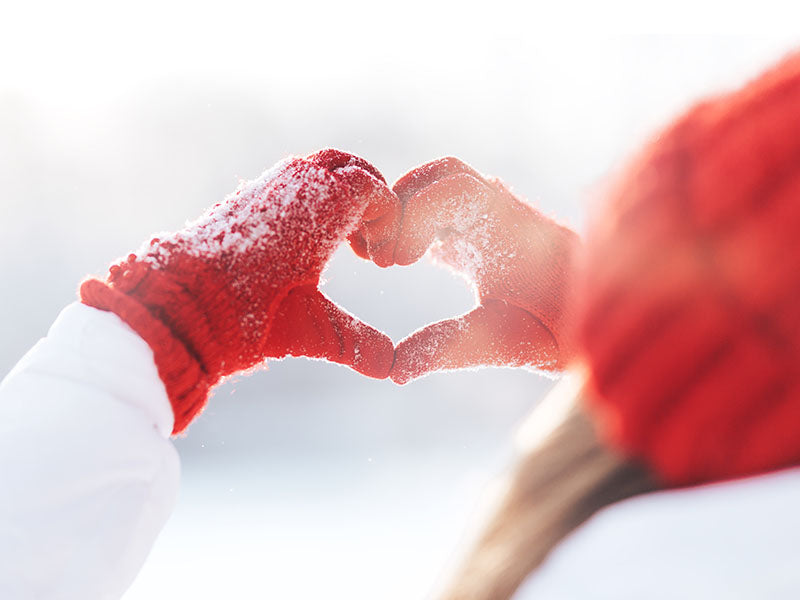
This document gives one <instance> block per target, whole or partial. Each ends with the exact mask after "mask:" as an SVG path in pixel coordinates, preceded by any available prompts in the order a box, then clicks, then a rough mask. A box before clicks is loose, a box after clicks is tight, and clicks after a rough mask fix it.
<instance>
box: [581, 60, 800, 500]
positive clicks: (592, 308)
mask: <svg viewBox="0 0 800 600" xmlns="http://www.w3.org/2000/svg"><path fill="white" fill-rule="evenodd" d="M577 288H578V289H577V293H576V297H577V298H578V300H576V309H575V310H576V335H577V337H578V343H579V344H580V347H581V352H582V355H583V358H584V360H585V361H586V363H587V366H588V369H589V392H590V393H589V402H590V404H591V408H593V409H594V410H595V411H596V413H597V414H598V417H599V420H600V427H601V430H602V432H603V433H604V434H605V435H606V436H607V438H608V440H609V441H610V442H611V443H612V444H613V445H615V446H617V447H619V448H620V449H621V450H622V451H623V452H625V453H627V454H628V455H630V456H633V457H636V458H639V459H641V460H643V461H644V462H645V463H647V464H648V465H649V466H650V467H651V468H652V469H654V471H655V472H656V474H657V475H658V476H659V477H660V478H661V479H662V480H663V481H664V482H665V483H667V484H671V485H688V484H695V483H702V482H708V481H714V480H720V479H727V478H733V477H739V476H746V475H751V474H756V473H761V472H765V471H770V470H774V469H778V468H782V467H788V466H791V465H795V464H798V463H800V54H795V55H793V56H790V57H789V58H787V59H786V60H784V61H783V62H782V63H780V64H779V65H778V66H777V67H775V68H773V69H772V70H770V71H768V72H767V73H765V74H763V75H762V76H761V77H760V78H758V79H756V80H755V81H753V82H751V83H750V84H748V85H746V86H745V87H744V88H742V89H740V90H738V91H736V92H734V93H731V94H728V95H725V96H721V97H718V98H715V99H712V100H710V101H707V102H704V103H701V104H699V105H697V106H695V107H694V108H693V109H691V110H690V111H689V112H688V113H686V114H685V115H684V116H683V117H682V118H680V119H679V120H678V121H677V122H676V123H674V124H673V125H672V126H671V127H669V128H668V129H667V130H666V131H665V132H664V133H663V134H662V135H660V136H658V137H657V138H656V139H654V140H653V141H652V142H651V143H650V144H649V145H648V146H647V147H646V148H645V150H644V151H643V153H642V154H641V155H640V156H639V157H638V158H637V159H636V160H635V161H634V162H633V164H631V165H630V167H629V168H628V170H627V171H625V173H624V174H623V177H622V178H621V179H620V180H619V182H618V184H617V185H616V186H615V187H614V188H613V191H612V193H611V194H610V195H609V197H608V198H607V202H606V204H605V206H604V207H603V209H602V213H601V214H600V215H599V217H598V218H597V219H595V220H594V222H593V224H592V227H591V228H590V231H589V234H588V235H587V243H586V247H585V254H584V257H583V261H582V267H581V269H580V271H579V275H578V283H577Z"/></svg>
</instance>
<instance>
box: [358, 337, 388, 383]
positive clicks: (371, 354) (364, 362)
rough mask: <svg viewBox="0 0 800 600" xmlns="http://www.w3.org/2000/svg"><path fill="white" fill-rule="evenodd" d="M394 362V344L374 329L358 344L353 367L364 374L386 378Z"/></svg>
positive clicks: (376, 377) (375, 377)
mask: <svg viewBox="0 0 800 600" xmlns="http://www.w3.org/2000/svg"><path fill="white" fill-rule="evenodd" d="M393 364H394V344H393V343H392V340H390V339H389V338H388V337H387V336H386V335H384V334H383V333H381V332H380V331H377V330H375V329H373V330H372V331H370V332H369V333H368V334H367V335H366V336H364V337H362V339H361V340H359V342H358V343H357V344H356V346H355V348H354V357H353V364H352V367H353V369H355V370H356V371H358V372H359V373H361V374H362V375H366V376H368V377H372V378H374V379H386V378H387V377H388V376H389V372H390V371H391V369H392V365H393Z"/></svg>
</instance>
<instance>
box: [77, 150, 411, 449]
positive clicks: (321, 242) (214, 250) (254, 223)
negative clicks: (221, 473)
mask: <svg viewBox="0 0 800 600" xmlns="http://www.w3.org/2000/svg"><path fill="white" fill-rule="evenodd" d="M399 206H400V205H399V201H398V200H397V197H396V196H395V195H394V193H393V192H392V191H391V190H390V189H389V188H388V186H387V185H386V183H385V181H384V179H383V176H382V175H381V174H380V173H379V172H378V171H377V170H376V169H375V168H374V167H373V166H372V165H370V164H369V163H367V162H366V161H364V160H362V159H360V158H357V157H355V156H353V155H350V154H347V153H344V152H339V151H337V150H323V151H321V152H318V153H316V154H313V155H311V156H309V157H307V158H290V159H287V160H285V161H283V162H281V163H279V164H278V165H276V166H275V167H274V168H272V169H271V170H269V171H267V172H266V173H264V174H263V175H262V176H261V177H259V178H258V179H255V180H253V181H249V182H245V183H243V184H242V185H240V186H239V188H238V189H237V190H236V192H234V193H233V194H232V195H230V196H229V197H228V198H226V200H225V201H224V202H223V203H221V204H217V205H215V206H214V207H212V208H211V209H209V210H208V211H207V212H206V213H205V214H204V215H203V216H201V217H200V218H199V219H198V220H197V221H194V222H192V223H189V224H188V225H187V226H186V228H185V229H183V230H181V231H178V232H176V233H172V234H166V235H163V236H160V237H157V238H154V239H152V240H151V241H150V242H149V243H146V244H145V245H144V246H143V247H142V248H141V249H140V250H139V251H137V252H136V253H134V254H130V255H129V256H128V257H127V259H126V260H124V261H122V262H120V263H119V264H116V265H114V266H112V267H111V268H110V271H109V275H108V278H107V280H106V281H105V282H101V281H99V280H97V279H88V280H86V281H85V282H84V283H83V284H82V285H81V289H80V296H81V300H82V302H83V303H85V304H88V305H89V306H94V307H96V308H99V309H102V310H108V311H112V312H114V313H116V314H117V315H119V316H120V317H121V318H122V319H123V320H124V321H126V322H127V323H128V324H129V325H130V326H131V327H132V328H133V329H134V330H135V331H136V332H137V333H138V334H139V335H141V336H142V338H143V339H144V340H145V341H147V342H148V344H149V345H150V346H151V348H152V349H153V352H154V357H155V362H156V366H157V367H158V371H159V375H160V376H161V379H162V380H163V381H164V384H165V386H166V389H167V394H168V396H169V398H170V402H171V403H172V408H173V411H174V413H175V427H174V432H175V433H179V432H181V431H183V430H184V429H185V428H186V427H187V426H188V425H189V423H190V422H191V421H192V419H193V418H194V417H195V416H196V415H197V414H198V413H199V412H200V411H201V410H202V408H203V407H204V405H205V403H206V400H207V398H208V394H209V391H210V389H211V388H212V387H213V386H214V385H215V384H217V383H218V382H219V381H220V380H221V379H222V378H223V377H225V376H227V375H231V374H233V373H236V372H238V371H242V370H244V369H248V368H250V367H252V366H254V365H257V364H258V363H260V362H262V361H263V360H264V359H265V358H270V357H275V358H278V357H284V356H287V355H292V356H308V357H316V358H324V359H327V360H330V361H334V362H338V363H342V364H345V365H348V366H350V367H352V368H353V369H355V370H356V371H358V372H360V373H363V374H365V375H369V376H371V377H377V378H383V377H386V376H387V375H388V372H389V369H390V367H391V364H392V360H393V358H394V346H393V344H392V342H391V340H390V339H389V338H387V337H386V336H385V335H383V334H382V333H380V332H378V331H376V330H375V329H373V328H371V327H369V326H368V325H366V324H364V323H362V322H360V321H359V320H357V319H356V318H354V317H352V316H350V315H349V314H347V313H346V312H345V311H343V310H342V309H341V308H339V307H338V306H336V305H335V304H333V302H331V301H330V300H328V299H327V298H326V297H325V296H323V295H322V293H321V292H320V291H319V290H318V289H317V285H318V283H319V278H320V272H321V271H322V269H323V268H324V266H325V264H326V263H327V262H328V260H329V259H330V257H331V255H332V254H333V252H334V251H335V250H336V248H337V246H338V245H339V244H340V243H341V242H342V241H343V240H344V239H345V238H346V237H347V236H348V235H350V234H352V233H353V232H354V231H358V232H359V233H358V239H359V240H360V242H361V246H360V247H362V248H363V249H364V250H365V251H371V252H372V253H373V254H376V255H380V252H381V245H382V244H384V242H385V239H383V238H382V236H384V235H387V234H391V235H390V237H394V235H396V234H395V233H394V231H393V230H392V228H393V227H394V228H395V231H396V228H397V226H398V223H399V218H400V210H399ZM376 224H377V226H376ZM388 248H389V249H388V250H385V252H387V253H391V251H393V243H390V244H389V246H388Z"/></svg>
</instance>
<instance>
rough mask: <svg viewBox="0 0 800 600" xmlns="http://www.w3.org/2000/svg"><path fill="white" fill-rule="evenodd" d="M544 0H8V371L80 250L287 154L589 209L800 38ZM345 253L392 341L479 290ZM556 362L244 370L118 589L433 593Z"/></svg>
mask: <svg viewBox="0 0 800 600" xmlns="http://www.w3.org/2000/svg"><path fill="white" fill-rule="evenodd" d="M598 15H600V13H598ZM598 15H595V16H598ZM585 16H587V17H588V19H589V21H590V22H591V20H592V19H593V18H594V16H592V15H585ZM565 17H567V18H566V19H565V21H569V18H568V17H569V11H567V12H566V13H565ZM535 20H536V16H535V14H533V15H531V14H528V13H526V14H524V15H523V14H520V13H518V12H514V11H512V10H510V9H509V10H507V9H505V8H504V7H502V6H500V5H497V6H495V7H484V9H483V10H482V11H477V12H470V11H468V10H466V9H464V8H461V9H458V10H452V11H451V10H449V9H448V8H446V7H445V6H444V5H442V6H441V7H440V6H439V5H430V4H417V5H402V6H401V5H397V6H394V7H393V8H392V9H391V10H386V11H379V10H377V9H376V8H375V5H372V4H361V5H357V4H352V3H351V4H342V3H327V4H324V5H318V4H305V3H281V4H277V3H274V4H268V3H264V4H260V5H259V4H254V5H242V4H240V3H238V2H229V3H226V4H225V5H224V6H223V7H221V8H218V9H213V10H212V9H210V8H207V7H205V5H202V4H189V3H186V4H177V5H175V4H168V3H167V4H165V3H154V2H153V3H151V2H145V3H138V4H137V5H136V6H135V7H134V6H133V5H131V7H130V8H126V9H122V8H119V5H116V4H114V3H105V2H97V3H79V4H75V3H59V4H52V5H48V6H40V5H38V4H36V3H32V4H26V5H24V6H23V5H19V6H17V7H15V8H12V9H11V11H10V13H9V12H8V11H6V14H5V17H4V23H3V24H2V25H0V34H2V35H0V38H2V39H0V50H1V51H2V57H3V58H2V63H1V64H2V78H0V209H1V210H2V212H0V214H2V217H0V333H2V339H3V344H2V346H1V347H0V375H5V373H7V372H8V371H9V370H10V369H11V367H12V366H13V364H14V363H15V361H16V360H17V359H18V358H19V357H20V356H21V355H22V354H23V353H24V352H25V351H26V350H27V349H28V348H29V347H30V346H32V345H33V344H34V343H35V341H36V340H37V339H38V338H39V337H41V336H43V335H44V334H45V333H46V331H47V329H48V327H49V325H50V323H51V322H52V321H53V319H54V318H55V316H56V315H57V314H58V312H59V310H60V309H61V308H62V307H63V306H65V305H66V304H67V303H69V302H72V301H73V300H74V299H75V290H76V287H77V284H78V282H79V281H80V280H81V279H82V278H83V277H84V276H86V275H87V274H90V273H94V274H102V273H104V271H105V268H106V266H107V264H108V263H109V262H110V261H111V260H112V259H114V258H115V257H118V256H120V255H123V254H125V253H127V251H129V250H131V249H133V248H135V247H137V246H138V245H139V243H140V242H141V241H142V240H144V239H145V238H147V237H148V236H149V235H150V234H151V233H152V232H155V231H159V230H170V229H175V228H179V227H180V226H181V225H182V223H183V222H184V221H185V220H186V219H188V218H190V217H194V216H196V215H198V214H199V213H200V212H201V211H202V210H203V209H204V208H205V207H206V206H208V205H210V204H212V203H214V202H216V201H218V200H219V199H221V198H222V197H223V196H224V195H225V194H226V193H228V192H229V191H231V190H232V189H233V188H234V187H235V186H236V185H237V182H238V180H239V178H252V177H255V176H257V175H258V174H259V173H260V172H261V171H262V170H263V169H264V168H265V167H268V166H269V165H271V164H272V163H274V162H276V161H277V160H279V159H280V158H282V157H283V156H285V155H286V154H289V153H294V154H305V153H310V152H312V151H314V150H316V149H318V148H321V147H325V146H335V147H338V148H342V149H346V150H349V151H351V152H354V153H357V154H359V155H362V156H364V157H366V158H367V159H368V160H370V161H372V162H373V164H375V165H376V166H377V167H378V168H379V169H381V170H382V171H383V173H384V174H385V175H386V177H387V179H389V180H394V179H396V178H397V177H399V176H400V175H401V174H402V173H403V172H405V171H406V170H408V169H410V168H411V167H413V166H414V165H417V164H419V163H422V162H425V161H428V160H430V159H432V158H435V157H438V156H441V155H444V154H452V155H455V156H458V157H460V158H462V159H464V160H465V161H467V162H469V163H471V164H472V165H474V166H475V167H476V168H478V169H479V170H481V171H483V172H485V173H489V174H493V175H498V176H500V177H502V178H503V179H505V180H506V181H507V182H509V183H510V184H511V185H512V186H513V187H514V188H515V189H516V190H517V191H518V192H519V193H520V194H522V195H524V196H526V197H527V198H529V199H530V200H531V201H532V202H534V203H536V204H537V205H538V206H539V207H540V208H542V209H543V210H544V211H545V212H547V213H549V214H551V215H557V216H558V217H560V218H561V219H562V220H564V221H566V222H568V223H570V224H572V225H573V226H575V227H578V228H580V227H581V226H582V225H583V223H584V220H585V217H584V215H585V212H586V208H585V207H586V204H587V201H590V200H591V199H592V198H593V197H594V196H595V195H596V192H597V190H599V189H600V188H601V187H602V184H603V182H604V178H606V177H607V176H608V174H609V173H610V172H612V171H613V169H614V167H616V166H618V165H620V162H621V161H622V160H624V158H625V157H626V156H628V155H629V154H630V152H631V151H632V150H633V149H635V147H636V146H637V145H638V144H639V143H641V141H642V140H643V139H645V138H646V137H647V136H648V135H649V134H651V133H652V132H653V131H654V130H655V129H656V128H657V127H658V126H659V125H661V124H663V123H665V122H666V121H667V120H668V119H669V118H670V117H671V116H672V115H675V114H676V112H677V111H680V110H681V109H682V108H684V107H686V106H687V104H688V103H689V102H690V101H691V100H692V99H693V98H696V97H697V96H698V95H702V94H707V93H712V92H715V91H718V90H722V89H726V88H728V87H731V86H734V85H737V84H739V83H740V82H742V81H743V80H745V79H747V78H748V77H750V76H752V75H754V74H755V73H757V72H758V71H759V70H760V69H762V68H763V67H765V66H766V65H768V64H769V63H771V62H772V61H774V60H776V59H778V58H780V57H781V56H782V55H783V54H784V53H785V52H786V51H787V50H789V49H791V48H792V47H793V46H794V45H795V44H796V43H797V41H798V38H794V37H792V36H756V37H740V36H722V37H718V36H690V37H675V36H666V37H665V36H617V35H604V36H598V35H596V34H593V35H586V32H585V31H583V30H580V31H578V30H576V31H573V32H572V33H571V34H569V35H555V34H554V32H552V31H550V32H549V35H546V34H547V33H548V32H546V31H542V29H546V28H542V27H539V26H538V25H537V24H536V23H535ZM325 279H326V280H327V283H326V284H325V287H324V289H325V291H326V292H327V293H328V294H329V295H330V296H332V297H333V298H334V299H335V300H337V301H338V302H340V303H341V304H342V305H343V306H345V307H347V308H348V309H350V310H351V311H352V312H354V313H356V314H358V315H359V316H360V317H361V318H363V319H364V320H366V321H367V322H369V323H371V324H373V325H374V326H376V327H378V328H380V329H382V330H383V331H385V332H386V333H387V334H388V335H390V336H391V337H392V338H393V339H394V340H395V341H397V340H399V339H401V338H402V337H404V336H405V335H407V334H408V333H410V332H411V331H412V330H414V329H415V328H417V327H420V326H422V325H423V324H425V323H427V322H430V321H432V320H437V319H440V318H444V317H448V316H452V315H454V314H457V313H460V312H464V311H466V310H467V309H469V308H470V307H471V305H472V301H473V299H472V295H471V292H470V290H469V289H468V288H467V287H466V285H465V284H464V282H463V281H462V280H460V279H458V278H456V277H454V276H452V275H450V274H449V273H447V272H443V271H439V270H437V269H435V268H434V267H432V266H430V265H428V264H418V265H415V266H413V267H409V268H404V269H400V268H395V269H391V270H380V269H378V268H377V267H374V266H372V265H371V264H367V263H366V262H363V261H360V260H358V259H356V258H355V257H354V256H353V255H352V253H351V252H350V251H349V249H346V248H344V249H342V250H341V251H340V252H339V253H338V254H337V255H336V256H335V258H334V260H333V262H332V263H331V265H330V267H329V269H328V271H327V272H326V274H325ZM551 385H552V382H551V381H549V380H546V379H544V378H542V377H540V376H538V375H536V374H533V373H528V372H524V371H515V370H501V369H494V370H483V371H478V372H465V373H458V374H440V375H436V376H431V377H429V378H427V379H424V380H421V381H418V382H416V383H414V384H411V385H408V386H406V387H404V388H399V387H396V386H394V385H393V384H391V383H387V382H383V381H373V380H368V379H365V378H363V377H360V376H358V375H356V374H354V373H352V372H350V371H348V370H347V369H344V368H341V367H338V366H332V365H328V364H323V363H318V362H313V363H312V362H308V361H305V360H286V361H283V362H274V363H272V364H270V365H269V369H268V370H265V371H263V372H259V373H257V374H255V375H253V376H250V377H247V378H241V379H239V380H237V381H235V382H233V383H230V384H228V385H225V386H224V387H222V388H221V389H219V390H218V391H217V393H216V395H215V396H214V398H213V399H212V401H211V404H210V407H209V409H208V410H207V411H206V412H205V414H204V415H203V416H202V417H201V418H200V419H199V420H198V421H197V422H196V423H195V424H194V425H193V426H192V427H191V429H190V430H189V434H188V436H187V437H185V438H180V439H177V440H176V442H175V443H176V445H177V447H178V449H179V451H180V454H181V457H182V464H183V480H182V488H181V495H180V499H179V502H178V506H177V509H176V511H175V514H174V515H173V517H172V519H171V520H170V521H169V523H168V525H167V527H166V529H165V530H164V531H163V534H162V535H161V537H160V538H159V539H158V542H157V544H156V547H155V549H154V551H153V553H152V555H151V556H150V559H149V561H148V562H147V564H146V565H145V567H144V569H143V571H142V573H141V575H140V577H139V578H138V580H137V581H136V582H135V584H134V585H133V587H132V588H131V590H130V591H129V592H128V593H127V594H126V596H125V600H142V599H150V598H161V597H168V596H169V597H181V598H196V599H198V600H200V599H205V598H218V597H235V598H266V597H270V598H322V597H325V598H353V599H361V598H383V599H394V598H397V599H399V598H421V597H425V596H426V595H428V594H429V593H430V591H431V590H432V589H434V588H435V587H436V585H437V582H439V581H440V580H441V578H442V576H443V575H444V574H445V573H446V571H447V568H448V567H447V566H448V564H451V563H452V561H453V557H454V556H456V555H457V554H458V552H459V551H460V549H461V548H463V544H464V539H465V532H469V531H470V528H471V527H474V518H475V512H476V510H477V507H478V506H479V505H480V503H481V496H482V493H483V490H484V489H485V488H486V486H487V485H488V484H489V483H490V482H491V481H492V480H494V479H496V478H497V477H498V476H499V475H500V474H502V472H503V470H504V468H505V467H506V465H507V464H508V460H509V458H510V456H511V437H512V434H513V432H514V430H515V428H516V427H517V425H518V424H519V422H520V419H521V418H522V417H523V416H524V415H525V414H526V413H527V412H528V411H529V410H530V409H531V408H532V407H533V406H535V404H536V403H537V401H538V400H539V399H540V398H541V397H542V395H543V394H544V393H545V392H546V391H547V390H548V389H549V388H550V387H551Z"/></svg>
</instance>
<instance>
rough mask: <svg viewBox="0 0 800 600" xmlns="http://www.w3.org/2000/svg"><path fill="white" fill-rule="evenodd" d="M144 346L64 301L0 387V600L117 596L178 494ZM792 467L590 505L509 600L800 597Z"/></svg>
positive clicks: (174, 461) (102, 317)
mask: <svg viewBox="0 0 800 600" xmlns="http://www.w3.org/2000/svg"><path fill="white" fill-rule="evenodd" d="M171 430H172V412H171V409H170V405H169V401H168V400H167V397H166V394H165V391H164V388H163V386H162V384H161V381H160V380H159V378H158V374H157V372H156V368H155V365H154V363H153V359H152V353H151V352H150V349H149V347H148V346H147V345H146V344H145V343H144V342H143V341H142V340H141V339H140V338H139V337H138V336H137V335H136V334H135V333H134V332H133V331H132V330H131V329H130V328H128V326H127V325H126V324H125V323H123V322H122V321H121V320H120V319H118V318H117V317H116V316H115V315H113V314H111V313H106V312H102V311H98V310H95V309H93V308H89V307H86V306H83V305H80V304H73V305H71V306H69V307H67V308H66V309H65V310H64V311H63V312H62V313H61V315H60V316H59V317H58V319H57V320H56V322H55V324H54V325H53V327H52V328H51V329H50V332H49V333H48V335H47V337H46V338H45V339H43V340H42V341H40V342H39V343H38V344H37V345H36V346H35V347H34V348H33V349H32V350H31V351H30V352H29V353H28V354H27V355H26V356H25V357H24V358H23V359H22V360H21V361H20V362H19V364H18V365H17V366H16V367H15V368H14V369H13V370H12V372H11V373H9V375H8V376H7V377H6V378H5V380H4V381H3V383H2V384H1V385H0V599H2V600H28V599H31V600H34V599H35V600H56V599H58V600H62V599H63V600H65V599H69V600H94V599H116V598H119V597H120V596H121V595H122V594H123V592H124V591H125V590H126V589H127V587H128V586H129V585H130V583H131V582H132V581H133V579H134V577H135V576H136V574H137V572H138V570H139V569H140V567H141V565H142V563H143V562H144V560H145V557H146V556H147V553H148V552H149V550H150V548H151V546H152V544H153V541H154V540H155V538H156V536H157V535H158V532H159V531H160V529H161V527H162V526H163V524H164V522H165V521H166V519H167V517H168V516H169V514H170V512H171V510H172V507H173V505H174V502H175V497H176V492H177V487H178V478H179V467H178V458H177V453H176V451H175V449H174V447H173V446H172V443H171V442H170V441H169V435H170V432H171ZM798 534H800V469H792V470H786V471H782V472H779V473H775V474H771V475H766V476H762V477H757V478H752V479H747V480H741V481H737V482H733V483H725V484H717V485H712V486H705V487H702V488H696V489H693V490H688V491H679V492H663V493H658V494H648V495H646V496H642V497H639V498H636V499H631V500H628V501H625V502H622V503H619V504H617V505H615V506H612V507H609V508H607V509H605V510H603V511H601V512H600V513H598V514H597V515H596V516H595V517H594V518H593V519H591V520H590V521H589V522H588V523H587V524H585V525H584V526H583V527H581V528H579V529H578V530H577V531H576V532H574V533H573V534H572V535H571V536H570V537H569V538H567V539H566V540H565V541H564V542H563V543H562V544H561V545H560V546H559V547H558V548H557V549H556V550H555V551H554V552H553V554H552V555H551V557H550V558H549V560H548V561H547V562H546V563H545V565H544V566H543V567H542V568H540V569H539V570H538V571H537V572H536V573H535V574H534V575H532V576H531V577H529V579H528V580H527V581H526V582H525V584H524V585H523V586H522V588H520V590H519V591H518V593H517V595H516V596H515V600H528V599H530V600H534V599H550V600H560V599H578V600H589V599H600V598H602V599H609V600H610V599H614V600H622V599H628V598H629V599H636V600H641V599H643V598H656V599H658V598H664V599H667V598H669V599H675V598H680V599H682V600H688V599H694V598H697V599H701V598H702V599H703V600H708V599H711V598H714V599H716V598H722V599H726V600H732V599H738V598H742V599H744V598H748V599H759V600H761V599H784V598H785V599H797V598H800V543H798V541H797V539H798Z"/></svg>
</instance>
